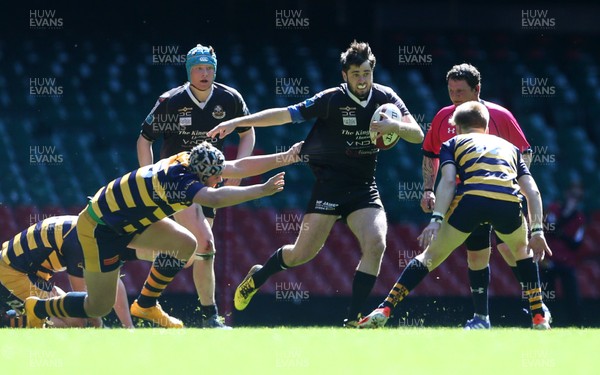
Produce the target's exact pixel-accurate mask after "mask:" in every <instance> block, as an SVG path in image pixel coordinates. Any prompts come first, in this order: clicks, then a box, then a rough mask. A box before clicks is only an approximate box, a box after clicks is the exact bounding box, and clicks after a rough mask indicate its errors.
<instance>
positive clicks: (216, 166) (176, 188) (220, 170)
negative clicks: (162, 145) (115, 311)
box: [25, 142, 301, 328]
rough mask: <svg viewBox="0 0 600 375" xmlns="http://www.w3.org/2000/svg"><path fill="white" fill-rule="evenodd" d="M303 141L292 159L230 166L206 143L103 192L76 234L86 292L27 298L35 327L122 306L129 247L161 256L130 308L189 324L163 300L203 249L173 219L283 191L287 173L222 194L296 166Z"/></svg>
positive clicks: (172, 324)
mask: <svg viewBox="0 0 600 375" xmlns="http://www.w3.org/2000/svg"><path fill="white" fill-rule="evenodd" d="M300 147H301V143H297V144H296V145H294V146H293V147H292V148H290V150H288V151H287V152H286V153H278V154H271V155H263V156H254V157H247V158H243V159H239V160H234V161H225V158H224V156H223V154H222V153H221V151H219V150H218V149H216V148H215V147H213V146H212V145H211V144H209V143H208V142H202V143H201V144H200V145H198V146H196V147H194V148H193V149H192V150H191V151H189V152H181V153H179V154H176V155H173V156H171V157H169V158H167V159H162V160H160V161H158V162H157V163H155V164H152V165H148V166H145V167H141V168H139V169H136V170H133V171H132V172H130V173H127V174H125V175H124V176H122V177H119V178H117V179H116V180H113V181H111V182H110V183H109V184H107V185H106V186H104V187H102V188H101V189H100V190H98V192H97V193H96V195H94V197H93V198H91V199H90V201H89V203H88V205H87V207H86V208H85V209H84V210H83V211H82V212H81V213H80V214H79V219H78V222H77V236H78V237H79V241H80V243H81V246H82V248H83V256H84V278H85V282H86V285H87V293H83V292H72V293H67V294H66V295H65V296H61V297H53V298H49V299H39V298H37V297H29V298H27V299H26V300H25V311H26V314H27V326H28V327H34V328H37V327H41V326H42V323H43V319H44V318H46V317H53V316H58V317H79V318H89V317H99V316H104V315H106V314H108V312H110V309H111V308H112V305H113V304H114V300H115V291H116V285H117V280H118V278H119V268H120V266H121V252H122V251H124V250H125V249H127V248H133V249H136V250H138V251H144V252H149V253H152V254H154V255H156V254H158V255H156V256H155V257H154V258H155V259H154V262H153V263H152V267H151V268H150V273H149V274H148V277H147V279H146V282H145V283H144V286H143V288H142V291H141V293H140V295H139V297H138V299H137V300H136V301H134V302H133V304H132V305H131V313H132V315H134V316H137V317H140V318H143V319H147V320H149V321H152V322H153V323H156V324H158V325H160V326H163V327H167V328H181V327H183V323H182V322H181V321H180V320H179V319H177V318H174V317H171V316H169V315H168V314H167V313H165V312H164V311H163V310H162V308H161V307H160V304H158V297H160V295H161V294H162V292H163V290H164V289H165V288H166V287H167V286H168V285H169V283H170V282H171V281H172V280H173V278H174V277H175V275H176V274H177V273H178V272H179V271H180V270H181V269H182V268H183V267H184V265H185V264H186V262H187V261H188V260H189V259H190V258H191V257H192V255H193V254H194V253H195V251H196V247H197V242H196V239H195V237H194V236H193V234H192V233H191V232H190V231H188V230H187V229H185V228H184V227H183V226H182V225H180V224H178V223H176V222H175V221H173V220H170V219H169V218H168V217H169V216H171V215H173V214H174V213H175V212H177V211H181V210H183V209H185V208H187V207H189V206H191V205H192V204H194V203H196V204H202V205H206V206H209V207H226V206H231V205H235V204H239V203H242V202H246V201H249V200H252V199H257V198H261V197H264V196H268V195H272V194H275V193H278V192H280V191H282V190H283V187H284V179H283V176H284V173H283V172H281V173H278V174H277V175H275V176H273V177H271V178H270V179H269V180H268V181H267V182H266V183H264V184H260V185H252V186H243V187H238V186H225V187H220V188H215V186H216V185H217V184H218V183H220V182H221V181H222V176H223V177H231V178H243V177H247V176H254V175H258V174H261V173H264V172H267V171H269V170H271V169H274V168H278V167H283V166H285V165H288V164H292V163H294V162H296V161H297V160H298V158H297V155H298V153H299V150H300Z"/></svg>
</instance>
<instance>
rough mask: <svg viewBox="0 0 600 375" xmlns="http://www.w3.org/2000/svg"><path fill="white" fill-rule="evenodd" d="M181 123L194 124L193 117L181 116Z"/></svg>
mask: <svg viewBox="0 0 600 375" xmlns="http://www.w3.org/2000/svg"><path fill="white" fill-rule="evenodd" d="M179 125H180V126H189V125H192V118H191V117H180V118H179Z"/></svg>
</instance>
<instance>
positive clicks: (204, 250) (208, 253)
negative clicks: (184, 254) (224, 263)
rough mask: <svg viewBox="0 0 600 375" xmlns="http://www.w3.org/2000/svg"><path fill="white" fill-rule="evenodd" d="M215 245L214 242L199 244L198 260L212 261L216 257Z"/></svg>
mask: <svg viewBox="0 0 600 375" xmlns="http://www.w3.org/2000/svg"><path fill="white" fill-rule="evenodd" d="M215 253H216V249H215V243H214V242H213V241H212V240H204V241H200V242H199V243H198V248H197V249H196V255H195V257H194V258H195V259H196V260H204V261H212V260H213V259H214V257H215Z"/></svg>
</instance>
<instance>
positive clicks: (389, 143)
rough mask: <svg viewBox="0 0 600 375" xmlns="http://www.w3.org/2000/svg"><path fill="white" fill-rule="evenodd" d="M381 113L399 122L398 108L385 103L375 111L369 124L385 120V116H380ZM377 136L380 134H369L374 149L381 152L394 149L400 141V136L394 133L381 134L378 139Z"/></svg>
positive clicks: (400, 116)
mask: <svg viewBox="0 0 600 375" xmlns="http://www.w3.org/2000/svg"><path fill="white" fill-rule="evenodd" d="M381 113H385V114H386V115H387V117H388V118H389V119H392V120H398V121H399V120H400V119H401V118H402V115H401V113H400V110H399V109H398V107H396V106H395V105H394V104H392V103H386V104H383V105H381V106H379V108H377V109H376V110H375V113H373V117H371V122H373V121H383V120H385V116H382V115H381ZM379 134H380V133H378V132H371V142H373V144H374V145H375V147H377V148H379V149H381V150H387V149H390V148H392V147H394V146H395V145H396V143H398V141H399V140H400V136H399V135H398V134H396V133H388V134H383V135H382V136H381V137H379Z"/></svg>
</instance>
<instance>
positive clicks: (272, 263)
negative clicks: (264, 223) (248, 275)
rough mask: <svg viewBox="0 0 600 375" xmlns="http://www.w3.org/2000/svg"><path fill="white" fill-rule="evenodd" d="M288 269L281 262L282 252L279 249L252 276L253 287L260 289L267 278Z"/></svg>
mask: <svg viewBox="0 0 600 375" xmlns="http://www.w3.org/2000/svg"><path fill="white" fill-rule="evenodd" d="M288 268H289V267H288V266H286V264H285V263H284V262H283V250H282V249H281V248H279V249H277V251H275V252H274V253H273V255H271V257H270V258H269V260H267V262H266V263H265V265H264V266H263V267H262V268H261V269H260V270H258V271H256V272H255V273H254V275H252V279H253V280H254V287H255V288H257V289H258V288H260V286H261V285H263V284H264V283H265V282H266V281H267V279H268V278H269V277H271V276H273V275H275V274H276V273H278V272H281V271H283V270H287V269H288Z"/></svg>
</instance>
